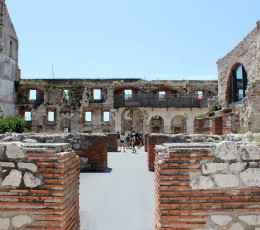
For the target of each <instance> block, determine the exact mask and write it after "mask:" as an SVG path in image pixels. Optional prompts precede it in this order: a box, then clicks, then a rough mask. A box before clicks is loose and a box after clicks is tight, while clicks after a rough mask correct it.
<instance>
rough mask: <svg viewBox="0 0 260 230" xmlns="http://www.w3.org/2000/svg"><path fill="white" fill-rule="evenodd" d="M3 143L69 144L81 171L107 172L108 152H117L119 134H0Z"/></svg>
mask: <svg viewBox="0 0 260 230" xmlns="http://www.w3.org/2000/svg"><path fill="white" fill-rule="evenodd" d="M0 140H2V141H8V142H10V141H22V142H24V143H26V142H27V143H28V142H29V143H67V144H69V145H70V146H71V148H72V149H73V150H74V151H75V152H76V154H77V155H78V156H79V159H80V169H81V171H106V169H107V165H108V163H107V152H108V151H109V152H117V134H115V133H108V134H87V133H75V134H34V133H30V134H10V133H7V134H2V135H1V134H0Z"/></svg>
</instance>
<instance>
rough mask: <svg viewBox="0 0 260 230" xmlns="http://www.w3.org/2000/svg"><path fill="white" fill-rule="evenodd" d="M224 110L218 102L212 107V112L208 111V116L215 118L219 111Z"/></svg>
mask: <svg viewBox="0 0 260 230" xmlns="http://www.w3.org/2000/svg"><path fill="white" fill-rule="evenodd" d="M221 109H222V106H221V105H220V104H219V103H218V102H216V103H214V104H213V105H212V106H211V107H210V110H209V111H208V113H207V114H208V116H209V117H214V116H215V112H216V111H219V110H221Z"/></svg>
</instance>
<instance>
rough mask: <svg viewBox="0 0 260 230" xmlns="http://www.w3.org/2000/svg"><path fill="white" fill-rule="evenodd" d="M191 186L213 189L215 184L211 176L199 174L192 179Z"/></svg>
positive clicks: (193, 187)
mask: <svg viewBox="0 0 260 230" xmlns="http://www.w3.org/2000/svg"><path fill="white" fill-rule="evenodd" d="M190 186H191V187H192V189H211V188H213V187H214V184H213V181H212V179H211V178H210V177H207V176H198V177H195V178H194V179H193V180H192V181H191V184H190Z"/></svg>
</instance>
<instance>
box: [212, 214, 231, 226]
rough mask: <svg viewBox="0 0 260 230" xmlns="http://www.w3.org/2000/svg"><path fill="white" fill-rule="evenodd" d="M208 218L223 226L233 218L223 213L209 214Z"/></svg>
mask: <svg viewBox="0 0 260 230" xmlns="http://www.w3.org/2000/svg"><path fill="white" fill-rule="evenodd" d="M210 219H211V220H212V221H213V222H214V223H215V224H217V225H219V226H221V227H223V226H225V225H227V224H228V223H230V222H231V221H232V220H233V218H232V217H231V216H224V215H211V216H210Z"/></svg>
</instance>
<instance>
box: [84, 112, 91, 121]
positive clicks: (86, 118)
mask: <svg viewBox="0 0 260 230" xmlns="http://www.w3.org/2000/svg"><path fill="white" fill-rule="evenodd" d="M85 121H92V112H91V111H87V112H85Z"/></svg>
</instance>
